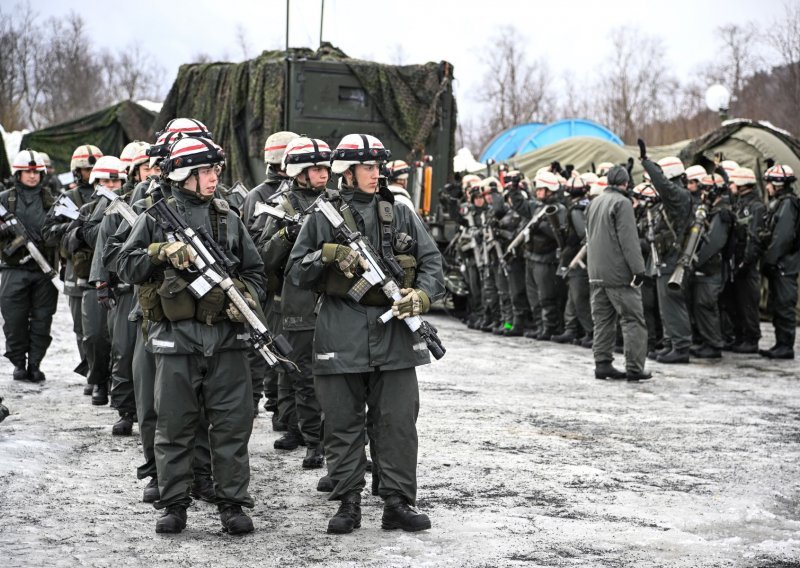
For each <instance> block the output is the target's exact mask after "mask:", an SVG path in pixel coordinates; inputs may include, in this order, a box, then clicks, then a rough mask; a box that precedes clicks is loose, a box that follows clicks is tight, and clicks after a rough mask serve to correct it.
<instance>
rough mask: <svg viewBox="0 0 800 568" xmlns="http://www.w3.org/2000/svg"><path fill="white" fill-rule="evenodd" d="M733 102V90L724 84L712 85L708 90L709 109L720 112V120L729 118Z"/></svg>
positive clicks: (723, 120)
mask: <svg viewBox="0 0 800 568" xmlns="http://www.w3.org/2000/svg"><path fill="white" fill-rule="evenodd" d="M730 104H731V92H730V91H729V90H728V89H727V87H725V86H724V85H720V84H716V85H711V86H710V87H709V88H708V90H707V91H706V105H707V106H708V110H710V111H713V112H718V113H719V119H720V122H725V121H726V120H728V118H729V117H728V111H729V110H730Z"/></svg>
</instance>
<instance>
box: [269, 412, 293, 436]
mask: <svg viewBox="0 0 800 568" xmlns="http://www.w3.org/2000/svg"><path fill="white" fill-rule="evenodd" d="M272 431H273V432H288V431H289V426H288V425H287V424H286V422H282V421H281V419H280V417H278V413H277V412H275V413H274V414H273V415H272Z"/></svg>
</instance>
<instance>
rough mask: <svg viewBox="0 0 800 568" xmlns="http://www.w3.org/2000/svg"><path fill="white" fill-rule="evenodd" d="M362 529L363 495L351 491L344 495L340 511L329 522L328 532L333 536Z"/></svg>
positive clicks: (340, 503) (340, 502)
mask: <svg viewBox="0 0 800 568" xmlns="http://www.w3.org/2000/svg"><path fill="white" fill-rule="evenodd" d="M359 527H361V493H359V492H358V491H351V492H350V493H347V494H346V495H342V497H341V499H340V501H339V510H338V511H336V514H335V515H334V516H333V517H331V520H330V521H328V532H329V533H331V534H348V533H351V532H353V529H357V528H359Z"/></svg>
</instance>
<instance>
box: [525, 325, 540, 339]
mask: <svg viewBox="0 0 800 568" xmlns="http://www.w3.org/2000/svg"><path fill="white" fill-rule="evenodd" d="M539 333H541V332H540V331H539V328H538V327H534V328H531V329H526V330H525V333H523V334H522V335H524V336H525V337H527V338H528V339H536V338H538V337H539Z"/></svg>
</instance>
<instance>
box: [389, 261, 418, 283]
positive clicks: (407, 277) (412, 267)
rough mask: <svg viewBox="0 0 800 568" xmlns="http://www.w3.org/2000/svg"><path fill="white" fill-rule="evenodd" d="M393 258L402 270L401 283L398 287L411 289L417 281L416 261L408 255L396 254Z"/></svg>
mask: <svg viewBox="0 0 800 568" xmlns="http://www.w3.org/2000/svg"><path fill="white" fill-rule="evenodd" d="M394 258H395V260H396V261H397V264H399V265H400V268H402V269H403V281H402V282H400V287H401V288H413V287H414V282H415V281H416V279H417V259H416V258H414V257H413V256H411V255H410V254H398V255H397V256H395V257H394Z"/></svg>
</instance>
